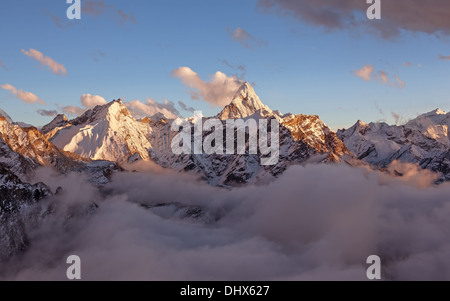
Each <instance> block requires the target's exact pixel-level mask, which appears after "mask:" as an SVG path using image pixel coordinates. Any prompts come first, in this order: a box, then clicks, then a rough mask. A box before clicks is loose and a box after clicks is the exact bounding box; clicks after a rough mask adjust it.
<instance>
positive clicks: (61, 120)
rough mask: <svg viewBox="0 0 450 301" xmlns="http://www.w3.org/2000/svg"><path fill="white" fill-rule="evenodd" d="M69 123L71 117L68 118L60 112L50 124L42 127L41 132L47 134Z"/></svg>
mask: <svg viewBox="0 0 450 301" xmlns="http://www.w3.org/2000/svg"><path fill="white" fill-rule="evenodd" d="M68 124H69V119H67V117H66V115H64V114H59V115H57V116H56V117H55V118H54V119H53V120H52V121H51V122H50V123H49V124H47V125H45V126H43V127H42V129H41V132H42V133H44V134H47V133H49V132H51V131H53V130H54V129H55V128H61V127H65V126H67V125H68Z"/></svg>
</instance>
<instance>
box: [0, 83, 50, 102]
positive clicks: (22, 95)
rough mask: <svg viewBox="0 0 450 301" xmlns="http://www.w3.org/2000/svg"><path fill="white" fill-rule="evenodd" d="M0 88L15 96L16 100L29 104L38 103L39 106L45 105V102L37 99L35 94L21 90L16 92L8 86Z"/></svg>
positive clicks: (12, 87)
mask: <svg viewBox="0 0 450 301" xmlns="http://www.w3.org/2000/svg"><path fill="white" fill-rule="evenodd" d="M0 88H2V89H4V90H9V91H11V93H12V94H14V95H16V97H17V98H18V99H20V100H22V101H24V102H26V103H30V104H34V103H39V104H42V105H45V102H44V101H43V100H42V99H40V98H39V97H37V96H36V95H35V94H33V93H31V92H26V91H23V90H18V89H16V88H15V87H14V86H12V85H10V84H5V85H1V86H0Z"/></svg>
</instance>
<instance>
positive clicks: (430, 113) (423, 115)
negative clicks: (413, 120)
mask: <svg viewBox="0 0 450 301" xmlns="http://www.w3.org/2000/svg"><path fill="white" fill-rule="evenodd" d="M446 114H447V112H445V111H443V110H441V109H440V108H437V109H435V110H433V111H431V112H428V113H425V114H422V115H419V117H429V116H436V115H446Z"/></svg>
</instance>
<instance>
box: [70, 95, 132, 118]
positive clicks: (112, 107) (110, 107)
mask: <svg viewBox="0 0 450 301" xmlns="http://www.w3.org/2000/svg"><path fill="white" fill-rule="evenodd" d="M121 115H123V116H131V113H130V111H129V110H128V108H127V107H126V106H125V105H124V103H123V102H122V100H121V99H120V98H119V99H117V100H113V101H111V102H108V103H106V104H104V105H98V106H96V107H95V108H93V109H90V110H88V111H86V112H84V113H83V114H82V115H81V116H79V117H77V118H75V119H73V120H71V121H70V123H71V124H74V125H79V124H83V123H90V122H93V121H95V120H97V119H104V118H109V117H111V116H115V117H119V116H121Z"/></svg>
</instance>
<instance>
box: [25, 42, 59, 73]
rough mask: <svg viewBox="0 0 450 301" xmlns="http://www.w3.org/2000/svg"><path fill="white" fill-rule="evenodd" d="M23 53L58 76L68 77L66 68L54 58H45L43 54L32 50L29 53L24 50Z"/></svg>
mask: <svg viewBox="0 0 450 301" xmlns="http://www.w3.org/2000/svg"><path fill="white" fill-rule="evenodd" d="M22 53H23V54H25V55H27V56H29V57H31V58H33V59H35V60H36V61H38V62H40V63H41V64H42V65H44V66H47V67H48V68H49V69H50V70H51V71H52V72H53V73H54V74H56V75H67V71H66V68H65V67H64V66H63V65H61V64H60V63H57V62H55V61H54V60H53V59H52V58H50V57H48V56H45V55H44V54H43V53H42V52H40V51H38V50H36V49H32V48H30V50H29V51H26V50H24V49H22Z"/></svg>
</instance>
